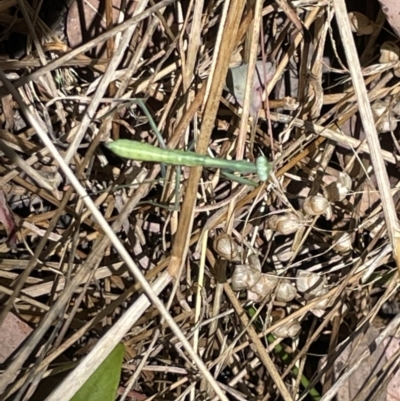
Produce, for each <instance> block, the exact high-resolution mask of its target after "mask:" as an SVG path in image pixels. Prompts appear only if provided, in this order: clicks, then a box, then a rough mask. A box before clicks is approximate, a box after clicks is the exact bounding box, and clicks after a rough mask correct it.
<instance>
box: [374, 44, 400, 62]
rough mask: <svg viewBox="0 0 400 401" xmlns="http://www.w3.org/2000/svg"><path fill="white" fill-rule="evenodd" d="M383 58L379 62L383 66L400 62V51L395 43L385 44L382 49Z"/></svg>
mask: <svg viewBox="0 0 400 401" xmlns="http://www.w3.org/2000/svg"><path fill="white" fill-rule="evenodd" d="M380 52H381V57H380V58H379V62H380V63H381V64H387V63H391V62H393V61H398V60H399V58H400V49H399V47H398V46H397V44H396V43H394V42H385V43H383V45H382V46H381V48H380Z"/></svg>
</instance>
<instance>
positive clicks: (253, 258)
mask: <svg viewBox="0 0 400 401" xmlns="http://www.w3.org/2000/svg"><path fill="white" fill-rule="evenodd" d="M248 259H249V265H250V267H251V268H252V269H255V270H258V271H259V272H261V263H260V259H258V256H257V255H256V254H255V253H252V254H251V255H249V258H248Z"/></svg>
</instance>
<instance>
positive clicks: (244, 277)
mask: <svg viewBox="0 0 400 401" xmlns="http://www.w3.org/2000/svg"><path fill="white" fill-rule="evenodd" d="M260 279H261V273H260V272H259V271H258V270H256V269H252V268H251V267H250V266H248V265H238V266H236V267H235V271H234V272H233V275H232V289H233V290H234V291H242V290H248V289H250V288H252V287H254V286H255V285H256V284H257V283H258V282H259V281H260Z"/></svg>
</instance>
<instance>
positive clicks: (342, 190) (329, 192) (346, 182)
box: [324, 172, 352, 202]
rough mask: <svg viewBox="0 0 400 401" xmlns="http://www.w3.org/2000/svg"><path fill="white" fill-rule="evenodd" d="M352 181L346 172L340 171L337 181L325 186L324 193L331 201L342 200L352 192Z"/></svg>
mask: <svg viewBox="0 0 400 401" xmlns="http://www.w3.org/2000/svg"><path fill="white" fill-rule="evenodd" d="M351 185H352V181H351V178H350V176H349V175H348V174H347V173H345V172H340V173H339V177H338V179H337V181H335V182H332V183H331V184H329V185H328V186H327V187H326V188H324V195H325V197H326V198H327V199H328V200H329V201H330V202H337V201H339V202H341V201H342V200H343V199H344V198H345V197H346V196H347V195H348V194H349V192H350V190H351Z"/></svg>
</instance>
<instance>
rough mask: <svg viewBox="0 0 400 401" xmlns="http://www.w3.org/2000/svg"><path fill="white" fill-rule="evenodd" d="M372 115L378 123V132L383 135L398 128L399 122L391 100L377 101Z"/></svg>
mask: <svg viewBox="0 0 400 401" xmlns="http://www.w3.org/2000/svg"><path fill="white" fill-rule="evenodd" d="M371 109H372V113H373V115H374V120H375V123H376V130H377V131H378V132H379V133H381V134H383V133H385V132H391V131H394V130H395V129H396V128H397V120H396V117H395V115H394V113H393V111H392V109H391V105H390V100H389V99H385V100H377V101H375V102H374V103H373V104H372V106H371Z"/></svg>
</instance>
